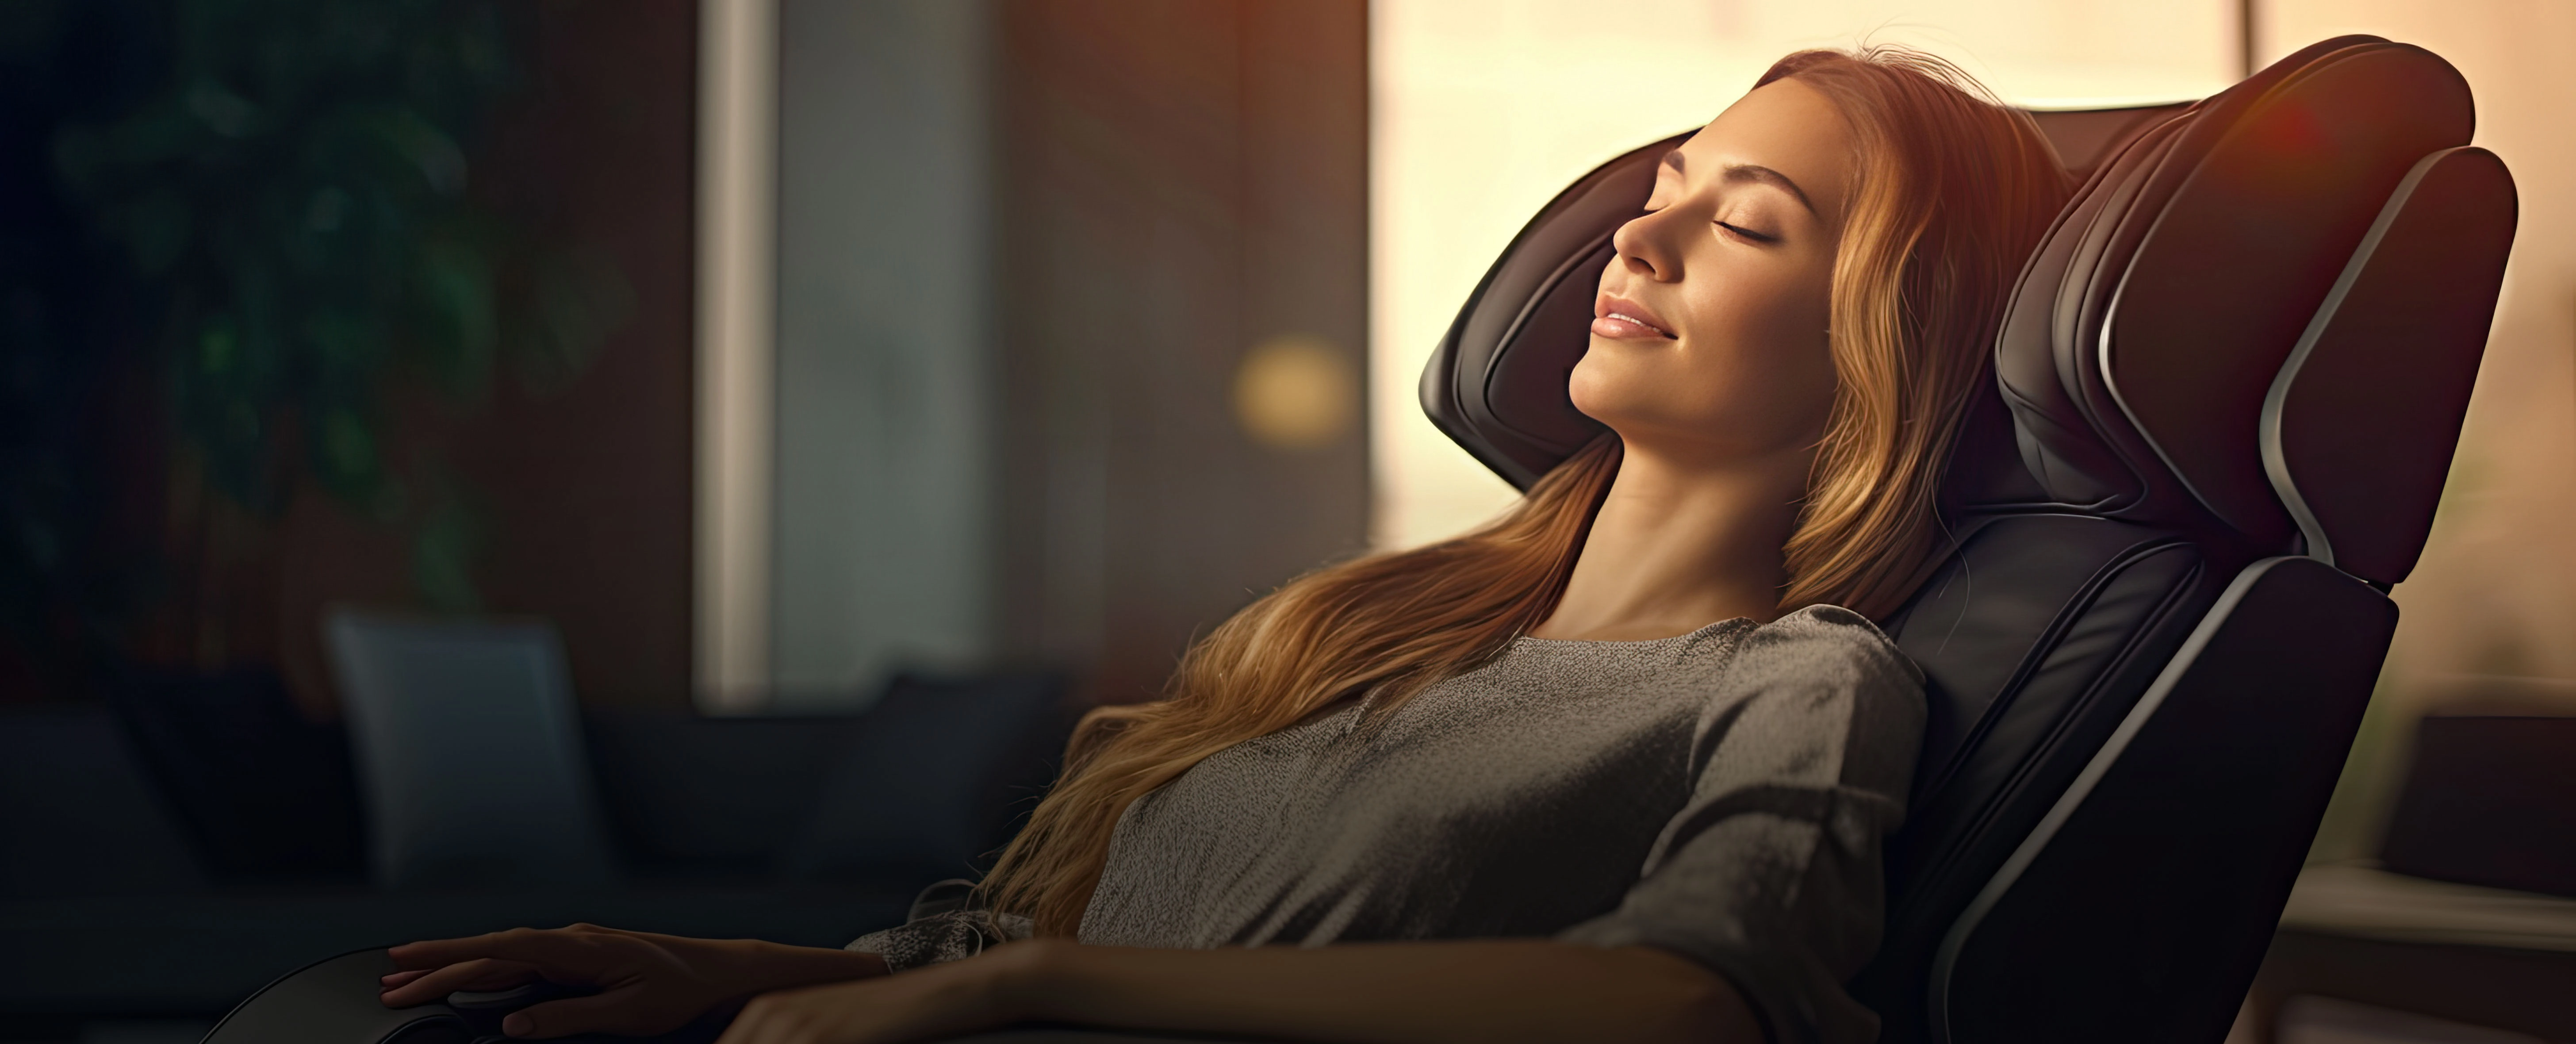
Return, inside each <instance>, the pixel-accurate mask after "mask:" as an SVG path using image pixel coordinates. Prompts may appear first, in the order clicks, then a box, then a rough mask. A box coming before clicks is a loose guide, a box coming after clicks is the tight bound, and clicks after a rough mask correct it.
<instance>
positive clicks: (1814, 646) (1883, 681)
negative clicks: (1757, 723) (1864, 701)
mask: <svg viewBox="0 0 2576 1044" xmlns="http://www.w3.org/2000/svg"><path fill="white" fill-rule="evenodd" d="M1733 660H1734V662H1733V663H1732V664H1730V665H1729V666H1730V669H1729V671H1728V673H1729V674H1730V675H1733V676H1734V677H1735V678H1736V679H1737V680H1738V681H1739V682H1754V683H1757V684H1759V683H1763V682H1770V681H1775V680H1789V679H1802V680H1806V681H1809V682H1818V683H1828V684H1830V683H1845V684H1856V685H1859V686H1861V687H1863V688H1872V689H1885V690H1896V691H1902V692H1906V693H1909V694H1910V693H1919V692H1920V691H1921V690H1922V687H1923V671H1922V668H1920V667H1917V666H1915V664H1914V661H1913V660H1912V659H1911V658H1909V657H1907V656H1906V655H1905V652H1904V650H1902V649H1899V648H1897V645H1896V641H1895V640H1894V639H1892V638H1889V637H1888V636H1887V632H1885V631H1881V630H1879V629H1878V625H1877V624H1874V623H1871V622H1870V620H1869V618H1868V617H1866V616H1862V615H1861V614H1859V613H1856V612H1853V611H1851V610H1849V609H1845V608H1843V607H1842V606H1839V605H1824V604H1818V605H1810V606H1806V607H1803V608H1800V609H1797V610H1795V611H1792V612H1788V613H1783V614H1781V615H1780V617H1779V618H1777V619H1774V620H1772V621H1771V622H1769V623H1766V624H1763V625H1761V626H1759V627H1756V628H1754V629H1753V630H1752V631H1750V632H1748V633H1746V634H1745V636H1744V639H1743V640H1742V642H1740V643H1739V644H1738V645H1737V647H1736V649H1735V655H1734V657H1733Z"/></svg>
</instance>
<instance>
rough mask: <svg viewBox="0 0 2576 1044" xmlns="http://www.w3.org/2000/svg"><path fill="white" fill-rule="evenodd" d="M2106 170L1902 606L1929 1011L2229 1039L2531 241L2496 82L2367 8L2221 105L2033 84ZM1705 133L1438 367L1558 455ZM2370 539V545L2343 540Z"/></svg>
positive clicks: (1962, 1032) (2072, 143)
mask: <svg viewBox="0 0 2576 1044" xmlns="http://www.w3.org/2000/svg"><path fill="white" fill-rule="evenodd" d="M2033 115H2034V116H2035V118H2037V119H2038V120H2039V122H2040V124H2041V127H2042V129H2043V130H2044V131H2047V132H2048V133H2050V134H2051V136H2052V139H2053V140H2054V141H2055V142H2056V143H2057V144H2058V146H2059V149H2060V152H2061V154H2063V155H2065V156H2066V158H2067V159H2068V160H2069V166H2070V168H2071V169H2074V170H2077V171H2078V172H2080V173H2084V174H2086V175H2087V180H2086V181H2085V183H2084V186H2083V188H2082V189H2081V190H2079V191H2078V192H2077V194H2076V196H2075V198H2074V199H2073V201H2072V202H2070V203H2069V205H2068V207H2067V208H2066V210H2065V211H2064V212H2063V213H2062V214H2061V215H2060V217H2059V219H2058V222H2057V224H2056V226H2055V227H2054V228H2053V229H2052V230H2051V232H2050V233H2049V235H2048V237H2047V238H2046V239H2045V240H2044V241H2043V244H2042V245H2041V247H2040V248H2039V249H2038V250H2037V251H2036V252H2035V254H2034V256H2033V257H2032V259H2031V260H2030V262H2029V264H2028V267H2027V268H2026V269H2025V272H2024V275H2023V278H2022V281H2021V284H2020V287H2019V290H2018V292H2017V293H2016V295H2015V298H2014V300H2013V303H2012V305H2011V309H2010V311H2009V313H2008V316H2007V322H2006V325H2005V328H2004V329H2003V331H2002V333H2001V334H2000V336H1999V338H1998V343H1997V346H1996V351H1995V369H1996V378H1997V379H1996V381H1995V383H1994V385H1993V387H1992V388H1991V394H1990V395H1988V396H1987V397H1986V398H1984V399H1982V400H1980V401H1977V402H1975V403H1973V404H1972V406H1971V412H1970V416H1969V420H1968V423H1967V425H1966V427H1965V430H1964V431H1963V434H1962V438H1961V441H1960V445H1959V448H1958V450H1957V452H1956V455H1955V457H1954V460H1953V462H1952V465H1951V470H1950V473H1949V475H1948V476H1947V478H1946V480H1945V483H1944V490H1943V515H1944V521H1945V523H1946V525H1947V527H1948V529H1949V531H1950V533H1951V535H1952V538H1953V541H1954V545H1953V548H1952V551H1951V553H1950V554H1949V555H1948V557H1947V559H1946V560H1945V561H1943V562H1942V563H1940V564H1939V565H1938V566H1937V567H1936V568H1935V569H1934V570H1933V572H1932V573H1931V574H1930V577H1929V579H1928V580H1927V581H1926V582H1925V583H1924V584H1923V586H1922V588H1921V589H1920V590H1919V591H1918V592H1917V593H1916V594H1915V596H1914V597H1913V599H1912V600H1911V601H1910V602H1908V603H1907V604H1906V605H1905V606H1904V607H1902V608H1901V609H1899V610H1898V611H1896V612H1895V613H1893V614H1891V615H1890V616H1889V617H1888V618H1887V619H1885V620H1883V621H1881V625H1882V626H1883V627H1884V628H1885V629H1886V630H1887V631H1888V633H1889V634H1890V635H1891V636H1892V637H1893V638H1895V640H1896V641H1897V642H1898V644H1899V645H1900V646H1902V647H1903V648H1904V649H1905V651H1906V652H1907V654H1908V655H1910V656H1912V657H1913V658H1914V659H1915V660H1916V661H1917V662H1918V663H1920V664H1921V665H1922V666H1923V668H1924V671H1925V674H1926V675H1927V676H1928V678H1929V679H1930V692H1929V697H1930V701H1931V706H1930V717H1929V722H1928V729H1927V734H1926V737H1925V746H1924V751H1923V755H1922V759H1921V762H1920V768H1919V770H1918V773H1917V781H1916V787H1915V793H1914V796H1913V811H1912V814H1911V816H1910V819H1909V821H1908V824H1907V826H1906V827H1905V829H1904V830H1903V831H1902V832H1901V833H1900V835H1899V836H1898V837H1897V838H1896V840H1895V842H1894V843H1893V845H1892V847H1891V850H1890V852H1889V864H1890V865H1889V869H1890V875H1889V880H1890V889H1891V903H1890V913H1889V920H1888V930H1887V935H1886V939H1885V942H1884V944H1883V946H1882V948H1881V953H1880V956H1879V958H1878V960H1877V961H1876V963H1875V964H1873V966H1872V967H1871V968H1870V969H1868V970H1867V971H1866V972H1864V973H1863V975H1862V976H1861V977H1860V979H1859V980H1857V981H1856V982H1855V984H1854V988H1855V989H1856V991H1858V992H1859V994H1860V995H1861V996H1862V997H1863V998H1864V999H1865V1000H1867V1001H1868V1002H1869V1003H1871V1004H1872V1005H1873V1006H1874V1007H1876V1008H1877V1009H1878V1010H1879V1011H1880V1012H1881V1013H1882V1015H1884V1016H1885V1018H1886V1034H1885V1039H1887V1040H1891V1041H1998V1042H2001V1041H2036V1040H2086V1041H2125V1040H2134V1041H2141V1042H2145V1041H2178V1040H2211V1041H2215V1040H2217V1039H2219V1037H2221V1036H2223V1035H2224V1034H2225V1032H2226V1028H2227V1024H2228V1020H2229V1018H2230V1017H2231V1016H2232V1015H2233V1013H2234V1009H2235V1006H2236V1003H2237V1000H2238V998H2240V997H2241V996H2242V995H2243V992H2244V989H2245V987H2246V984H2247V983H2248V982H2249V981H2250V980H2251V977H2252V975H2253V971H2254V968H2255V966H2256V964H2257V963H2258V962H2259V961H2260V958H2261V955H2262V950H2263V947H2264V945H2265V943H2266V942H2267V941H2268V939H2269V936H2270V933H2271V927H2272V923H2273V921H2274V920H2275V919H2276V918H2277V916H2278V913H2279V909H2280V905H2281V903H2282V902H2283V901H2284V899H2285V898H2286V896H2287V891H2288V888H2289V884H2290V881H2291V879H2292V877H2293V876H2294V875H2295V873H2296V870H2297V866H2298V863H2299V860H2300V858H2301V857H2302V856H2303V855H2304V853H2305V851H2306V848H2307V845H2308V841H2309V838H2310V836H2311V835H2312V834H2313V832H2314V829H2315V825H2316V821H2317V818H2318V817H2319V816H2320V815H2321V814H2322V812H2323V808H2324V802H2325V800H2326V797H2327V795H2328V794H2329V793H2330V791H2331V788H2332V784H2333V782H2334V779H2335V777H2336V775H2337V773H2338V772H2339V770H2340V768H2341V765H2342V760H2343V754H2344V751H2345V749H2346V748H2347V746H2348V745H2349V742H2350V739H2351V734H2352V730H2353V728H2355V727H2356V725H2357V722H2358V720H2359V715H2360V712H2361V709H2362V707H2363V706H2365V705H2366V703H2367V700H2368V696H2369V692H2370V688H2371V684H2372V681H2373V679H2374V678H2375V676H2376V674H2377V672H2378V669H2379V665H2380V658H2381V656H2382V655H2383V654H2384V652H2385V650H2386V647H2387V640H2388V637H2389V634H2390V632H2391V630H2392V629H2393V628H2394V625H2395V607H2394V605H2393V603H2391V602H2389V601H2388V600H2387V598H2386V597H2385V595H2384V594H2383V592H2384V591H2385V590H2386V588H2387V586H2388V585H2390V584H2393V583H2395V582H2397V581H2399V580H2402V579H2403V578H2404V576H2405V574H2406V572H2407V570H2408V569H2409V568H2411V566H2412V564H2413V561H2414V558H2415V555H2416V553H2417V552H2418V551H2419V550H2420V548H2421V546H2422V542H2423V539H2424V535H2425V532H2426V530H2427V528H2428V527H2429V524H2430V520H2431V517H2432V511H2433V506H2434V504H2435V503H2436V502H2437V501H2438V499H2439V496H2440V492H2441V486H2442V480H2443V477H2444V475H2445V474H2446V473H2447V471H2448V467H2449V462H2450V457H2451V452H2452V448H2453V445H2454V443H2455V441H2456V438H2457V434H2458V430H2459V423H2460V417H2461V413H2462V410H2463V409H2464V408H2465V406H2466V402H2467V395H2468V389H2469V387H2470V385H2471V384H2472V383H2473V381H2474V378H2475V374H2476V369H2477V360H2478V356H2479V354H2480V353H2481V352H2482V350H2483V347H2484V343H2485V336H2486V329H2487V324H2488V322H2489V319H2490V318H2491V316H2492V312H2493V308H2494V304H2495V299H2496V292H2497V289H2498V285H2499V281H2500V279H2501V273H2502V266H2503V263H2504V257H2505V253H2506V251H2507V249H2508V248H2509V246H2510V243H2511V239H2512V231H2513V223H2514V199H2513V191H2512V181H2511V178H2510V176H2509V175H2507V174H2506V173H2505V171H2504V168H2503V166H2502V164H2501V163H2498V162H2497V161H2496V160H2495V159H2494V157H2493V156H2491V155H2489V154H2487V153H2485V152H2484V151H2482V150H2478V149H2474V148H2467V147H2465V146H2466V144H2467V141H2468V138H2469V134H2470V131H2471V129H2472V125H2473V121H2472V114H2471V109H2470V104H2469V97H2468V91H2467V87H2466V85H2465V83H2464V82H2463V81H2461V79H2460V78H2459V76H2458V74H2457V73H2456V72H2455V71H2453V70H2452V69H2451V68H2450V66H2449V65H2447V64H2446V63H2444V62H2443V61H2442V60H2441V59H2439V58H2438V57H2435V56H2433V55H2432V54H2430V53H2429V52H2426V51H2423V50H2422V49H2419V48H2415V47H2409V46H2405V45H2402V44H2393V43H2390V42H2388V41H2385V40H2380V39H2377V38H2374V37H2358V36H2356V37H2342V38H2338V39H2334V40H2328V41H2325V42H2323V43H2319V44H2317V45H2315V46H2313V47H2309V48H2307V49H2305V50H2302V51H2300V52H2298V53H2297V54H2294V55H2291V56H2290V57H2288V58H2285V59H2283V60H2282V61H2280V62H2279V63H2276V64H2275V65H2273V66H2272V67H2271V68H2268V69H2266V70H2264V71H2263V72H2261V73H2259V74H2257V75H2256V76H2254V77H2251V78H2249V79H2248V80H2246V81H2245V82H2244V83H2241V84H2239V85H2237V86H2236V87H2233V88H2231V89H2229V90H2228V91H2226V92H2224V93H2222V94H2220V95H2218V96H2216V97H2213V98H2211V99H2208V100H2206V101H2203V102H2200V103H2198V104H2195V105H2190V106H2166V107H2159V108H2154V109H2141V110H2125V111H2109V112H2094V113H2045V112H2044V113H2034V114H2033ZM1678 140H1679V139H1678V138H1676V139H1669V140H1667V141H1664V142H1658V143H1656V144H1654V145H1650V146H1647V147H1645V148H1642V149H1639V150H1636V151H1634V152H1631V153H1629V154H1627V155H1625V156H1622V157H1619V158H1618V159H1615V160H1613V161H1611V162H1610V163H1609V164H1607V165H1605V166H1603V167H1602V168H1601V169H1600V170H1597V171H1595V172H1593V173H1592V174H1591V175H1588V176H1587V177H1585V178H1584V179H1583V180H1582V181H1579V182H1577V183H1576V184H1575V185H1574V186H1573V187H1571V188H1569V189H1567V190H1566V192H1565V193H1564V194H1563V195H1561V196H1560V197H1559V198H1558V199H1557V200H1556V201H1555V202H1553V203H1551V204H1550V205H1549V206H1548V208H1547V209H1545V210H1543V211H1541V213H1540V214H1539V216H1538V217H1537V218H1536V219H1535V220H1533V221H1532V222H1531V224H1530V226H1529V227H1528V228H1527V229H1525V230H1524V231H1523V232H1522V233H1521V235H1520V237H1519V238H1518V239H1516V240H1515V241H1514V243H1513V245H1512V248H1511V250H1510V251H1508V252H1507V253H1506V254H1505V255H1504V256H1503V257H1502V258H1501V259H1500V260H1498V261H1497V262H1496V263H1495V265H1494V267H1493V269H1492V271H1491V272H1489V273H1488V275H1487V277H1486V280H1485V282H1484V283H1483V284H1482V285H1481V286H1479V287H1478V289H1477V292H1476V294H1475V295H1474V296H1473V297H1471V298H1470V299H1469V301H1468V302H1467V304H1466V306H1465V308H1464V309H1462V310H1461V312H1460V314H1459V317H1458V320H1457V322H1456V323H1455V324H1453V325H1452V327H1451V329H1450V331H1449V333H1448V336H1447V337H1446V338H1444V340H1443V341H1442V343H1441V344H1440V346H1439V349H1438V351H1437V352H1436V353H1435V354H1434V356H1433V359H1432V361H1431V365H1430V367H1429V368H1428V369H1427V370H1426V371H1425V373H1424V375H1423V386H1422V393H1423V396H1422V397H1423V406H1424V409H1425V410H1426V411H1427V412H1429V413H1430V414H1431V415H1432V418H1433V419H1434V421H1435V423H1437V424H1439V425H1440V427H1441V428H1442V430H1444V431H1446V432H1448V433H1449V434H1450V435H1451V436H1452V437H1453V438H1455V439H1457V440H1458V441H1459V442H1460V444H1461V445H1463V446H1465V447H1466V448H1467V449H1468V450H1469V452H1471V453H1473V454H1475V455H1476V456H1477V458H1478V459H1480V460H1482V461H1484V462H1485V463H1487V464H1488V465H1489V466H1491V467H1493V468H1494V470H1495V471H1496V472H1498V473H1500V474H1501V475H1503V477H1504V478H1506V479H1508V480H1510V481H1512V482H1514V483H1515V484H1518V485H1522V486H1526V485H1527V484H1528V483H1529V482H1531V481H1533V480H1535V478H1536V477H1537V476H1538V475H1540V474H1543V473H1544V472H1545V471H1546V470H1547V469H1548V468H1549V467H1551V466H1553V465H1554V464H1555V463H1556V462H1558V461H1560V460H1562V459H1564V457H1565V456H1566V455H1567V454H1569V453H1571V452H1572V450H1573V449H1575V448H1576V447H1579V446H1580V445H1581V444H1582V443H1583V442H1584V441H1585V440H1587V439H1588V438H1589V437H1590V436H1591V435H1592V434H1593V433H1595V432H1597V431H1598V430H1599V428H1598V425H1597V424H1595V423H1593V422H1592V421H1590V420H1589V419H1588V418H1585V417H1583V416H1582V415H1581V414H1579V413H1577V412H1575V411H1574V409H1573V407H1572V405H1571V403H1569V402H1567V401H1566V398H1565V375H1566V373H1567V372H1568V371H1570V370H1571V368H1572V367H1573V365H1574V363H1575V361H1576V360H1578V359H1580V358H1581V356H1582V353H1583V351H1584V350H1585V348H1586V346H1587V344H1588V335H1587V333H1586V331H1585V327H1586V325H1587V324H1588V321H1589V318H1590V307H1589V306H1590V302H1591V298H1592V296H1593V293H1594V289H1595V280H1597V278H1598V276H1599V273H1600V272H1601V269H1602V267H1603V266H1604V265H1606V264H1607V263H1608V261H1609V258H1610V251H1609V246H1608V240H1609V235H1610V233H1611V232H1612V231H1613V230H1615V229H1616V228H1617V226H1618V225H1619V224H1620V223H1622V222H1624V221H1626V220H1628V219H1629V218H1631V217H1633V216H1635V215H1636V214H1637V213H1639V212H1640V210H1639V208H1640V207H1641V206H1642V203H1643V201H1644V198H1645V195H1646V193H1647V191H1648V186H1649V185H1650V184H1651V179H1652V172H1653V165H1654V163H1655V162H1656V161H1657V159H1658V158H1659V157H1660V156H1661V154H1662V153H1663V152H1664V151H1665V150H1667V149H1669V148H1670V147H1671V146H1672V145H1673V144H1674V143H1676V142H1677V141H1678ZM2338 567H2340V568H2338Z"/></svg>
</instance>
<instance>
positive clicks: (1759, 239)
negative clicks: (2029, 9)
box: [1712, 221, 1780, 243]
mask: <svg viewBox="0 0 2576 1044" xmlns="http://www.w3.org/2000/svg"><path fill="white" fill-rule="evenodd" d="M1712 223H1713V224H1715V225H1716V226H1717V227H1719V228H1722V229H1725V230H1727V231H1729V232H1732V233H1735V234H1736V235H1739V236H1743V237H1744V238H1746V239H1750V240H1752V241H1754V242H1756V243H1777V242H1779V241H1780V237H1778V236H1766V235H1763V234H1762V233H1760V232H1756V231H1753V230H1752V229H1749V228H1746V227H1744V226H1742V225H1730V224H1727V223H1726V222H1723V221H1718V222H1712Z"/></svg>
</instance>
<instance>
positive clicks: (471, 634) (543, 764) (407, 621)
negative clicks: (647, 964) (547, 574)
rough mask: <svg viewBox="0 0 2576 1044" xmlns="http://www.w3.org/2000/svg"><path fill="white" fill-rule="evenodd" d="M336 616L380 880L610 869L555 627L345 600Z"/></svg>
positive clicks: (331, 630)
mask: <svg viewBox="0 0 2576 1044" xmlns="http://www.w3.org/2000/svg"><path fill="white" fill-rule="evenodd" d="M323 630H324V635H325V640H326V644H327V646H328V648H329V651H330V656H331V665H332V668H333V672H334V674H335V675H336V677H337V680H338V682H339V688H340V698H341V704H342V708H343V713H344V714H345V715H346V716H347V719H348V723H349V738H350V743H351V746H352V752H353V754H354V755H355V761H356V766H357V775H358V781H359V786H360V789H361V792H362V793H363V794H364V795H365V799H366V808H367V811H368V813H369V815H368V829H369V834H370V839H369V855H370V862H371V864H372V866H373V869H374V873H375V876H376V880H377V882H378V883H379V884H381V885H383V886H385V887H390V888H476V889H480V888H503V887H548V886H579V885H587V884H595V883H599V882H602V881H605V880H607V879H608V878H609V877H610V876H611V875H612V871H613V865H614V864H613V861H612V859H611V856H610V852H609V847H608V844H607V840H606V834H605V832H604V830H603V829H602V821H601V817H600V815H599V810H598V808H599V806H598V802H597V800H596V796H595V794H594V792H593V787H592V782H591V773H590V767H589V763H588V760H587V759H586V758H585V757H584V755H583V746H582V738H581V724H580V717H579V713H578V711H577V709H576V708H575V706H574V703H573V695H572V680H571V676H570V674H569V672H568V671H567V670H566V669H565V666H564V657H563V649H562V645H561V643H560V642H559V641H558V640H557V638H556V637H555V632H554V629H553V628H552V627H551V626H548V625H546V624H544V623H538V622H503V621H449V620H437V619H426V618H416V617H405V616H394V615H384V614H376V613H368V612H363V611H359V610H355V609H349V608H339V607H335V608H333V609H331V610H330V611H328V613H326V615H325V617H324V621H323Z"/></svg>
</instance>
